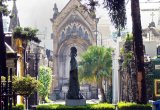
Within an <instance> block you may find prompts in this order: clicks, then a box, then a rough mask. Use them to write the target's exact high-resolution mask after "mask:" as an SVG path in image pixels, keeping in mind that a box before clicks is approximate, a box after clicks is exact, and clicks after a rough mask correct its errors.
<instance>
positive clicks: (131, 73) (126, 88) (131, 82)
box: [120, 34, 138, 102]
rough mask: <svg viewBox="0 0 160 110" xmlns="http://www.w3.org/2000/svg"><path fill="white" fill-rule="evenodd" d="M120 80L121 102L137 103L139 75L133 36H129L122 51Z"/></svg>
mask: <svg viewBox="0 0 160 110" xmlns="http://www.w3.org/2000/svg"><path fill="white" fill-rule="evenodd" d="M120 57H121V59H120V63H121V64H120V65H122V66H121V67H120V76H121V77H120V78H121V86H120V87H121V101H129V102H136V101H137V99H138V89H137V74H136V70H137V69H136V65H135V56H134V50H133V36H132V35H129V34H128V35H127V36H126V40H125V43H124V45H123V48H122V49H121V56H120Z"/></svg>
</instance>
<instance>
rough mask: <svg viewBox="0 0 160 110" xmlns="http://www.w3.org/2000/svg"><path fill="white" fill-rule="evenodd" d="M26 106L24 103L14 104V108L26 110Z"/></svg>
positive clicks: (13, 109)
mask: <svg viewBox="0 0 160 110" xmlns="http://www.w3.org/2000/svg"><path fill="white" fill-rule="evenodd" d="M24 107H25V106H24V105H23V104H17V105H16V106H12V110H24V109H25V108H24Z"/></svg>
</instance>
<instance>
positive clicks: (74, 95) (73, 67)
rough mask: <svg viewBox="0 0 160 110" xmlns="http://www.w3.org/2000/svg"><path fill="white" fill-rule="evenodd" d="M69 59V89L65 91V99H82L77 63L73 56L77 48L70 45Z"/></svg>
mask: <svg viewBox="0 0 160 110" xmlns="http://www.w3.org/2000/svg"><path fill="white" fill-rule="evenodd" d="M70 56H71V61H70V77H69V89H68V93H67V96H66V97H67V99H83V96H82V94H81V93H80V87H79V81H78V65H77V60H76V59H75V57H76V56H77V49H76V48H75V47H71V53H70Z"/></svg>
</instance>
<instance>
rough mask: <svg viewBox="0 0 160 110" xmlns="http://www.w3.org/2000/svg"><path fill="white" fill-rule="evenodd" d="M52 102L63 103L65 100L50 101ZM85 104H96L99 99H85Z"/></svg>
mask: <svg viewBox="0 0 160 110" xmlns="http://www.w3.org/2000/svg"><path fill="white" fill-rule="evenodd" d="M52 103H53V104H65V100H56V101H54V102H52ZM86 103H87V104H97V103H99V100H97V99H91V100H86Z"/></svg>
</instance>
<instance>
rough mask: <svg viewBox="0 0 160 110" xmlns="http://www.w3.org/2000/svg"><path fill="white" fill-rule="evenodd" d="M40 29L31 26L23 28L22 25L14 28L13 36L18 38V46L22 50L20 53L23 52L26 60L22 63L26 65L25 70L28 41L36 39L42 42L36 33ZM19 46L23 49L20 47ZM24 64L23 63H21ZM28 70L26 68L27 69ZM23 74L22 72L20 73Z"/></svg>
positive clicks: (37, 41)
mask: <svg viewBox="0 0 160 110" xmlns="http://www.w3.org/2000/svg"><path fill="white" fill-rule="evenodd" d="M37 32H38V30H37V29H32V28H30V27H25V28H22V27H16V28H15V29H14V30H13V37H14V39H17V41H18V43H17V42H16V43H17V47H18V50H17V51H18V52H19V50H20V52H19V53H20V54H22V55H21V56H22V57H24V58H23V59H24V61H23V62H22V61H21V63H22V64H23V65H24V70H25V69H26V63H25V62H26V61H25V60H26V48H27V45H28V42H30V41H34V42H36V43H40V42H41V40H40V39H39V38H38V37H36V34H37ZM19 47H20V48H21V49H19ZM21 66H22V65H21ZM25 71H26V70H25ZM25 71H24V72H23V74H24V73H26V72H25ZM20 74H22V73H20ZM23 74H22V76H23Z"/></svg>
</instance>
